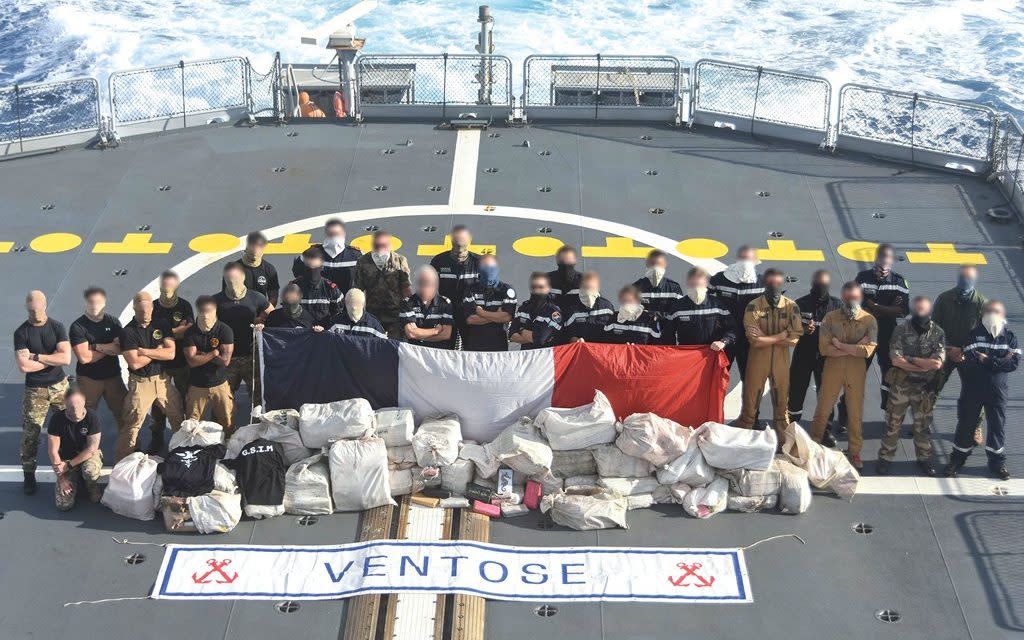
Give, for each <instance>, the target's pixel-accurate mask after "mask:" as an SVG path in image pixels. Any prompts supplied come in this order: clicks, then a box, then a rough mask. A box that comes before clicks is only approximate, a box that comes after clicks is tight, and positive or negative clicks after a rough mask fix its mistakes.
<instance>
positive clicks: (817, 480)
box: [782, 422, 860, 499]
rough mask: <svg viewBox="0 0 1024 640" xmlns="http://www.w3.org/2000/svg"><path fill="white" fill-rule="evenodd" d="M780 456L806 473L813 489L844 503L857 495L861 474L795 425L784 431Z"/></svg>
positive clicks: (847, 461) (835, 452)
mask: <svg viewBox="0 0 1024 640" xmlns="http://www.w3.org/2000/svg"><path fill="white" fill-rule="evenodd" d="M782 455H783V456H784V457H785V458H786V459H787V460H789V461H790V462H792V463H793V464H795V465H796V466H798V467H800V468H801V469H803V470H804V471H806V472H807V477H808V479H809V480H810V482H811V484H813V485H814V486H815V487H818V488H819V489H828V490H829V491H832V492H833V493H835V494H836V495H838V496H839V497H841V498H846V499H850V498H852V497H853V496H854V495H855V494H856V493H857V483H858V482H859V481H860V474H858V473H857V470H856V469H854V468H853V465H852V464H850V461H849V460H847V459H846V456H844V455H843V454H842V453H840V452H838V451H835V450H833V449H826V448H825V447H823V446H821V445H820V444H818V443H817V442H815V441H814V440H812V439H811V436H810V435H809V434H808V433H807V432H806V431H804V430H803V428H802V427H801V426H800V425H799V424H797V423H795V422H791V423H790V424H789V426H788V427H786V433H785V435H784V436H783V442H782Z"/></svg>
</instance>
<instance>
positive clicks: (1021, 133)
mask: <svg viewBox="0 0 1024 640" xmlns="http://www.w3.org/2000/svg"><path fill="white" fill-rule="evenodd" d="M994 146H995V150H996V156H995V158H994V159H993V170H994V171H995V175H996V178H997V179H998V180H999V185H1000V186H1001V187H1002V188H1003V193H1005V194H1006V195H1007V198H1009V199H1011V200H1012V199H1013V198H1015V197H1017V198H1024V130H1022V129H1021V126H1020V124H1019V123H1018V122H1017V121H1016V120H1015V119H1014V118H1013V117H1012V116H1004V117H1003V118H1002V121H1001V123H1000V127H999V131H998V135H997V138H996V143H995V145H994Z"/></svg>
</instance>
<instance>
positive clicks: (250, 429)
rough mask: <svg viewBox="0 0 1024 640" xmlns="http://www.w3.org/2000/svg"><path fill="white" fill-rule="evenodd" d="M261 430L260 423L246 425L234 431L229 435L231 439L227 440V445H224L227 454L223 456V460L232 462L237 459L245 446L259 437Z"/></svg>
mask: <svg viewBox="0 0 1024 640" xmlns="http://www.w3.org/2000/svg"><path fill="white" fill-rule="evenodd" d="M262 429H263V425H262V424H260V423H256V424H247V425H245V426H243V427H238V428H237V429H235V432H234V433H232V434H231V437H230V438H228V441H227V444H226V445H225V446H226V448H227V452H226V453H225V454H224V459H225V460H234V459H235V458H237V457H238V454H239V453H241V452H242V449H244V448H245V445H247V444H249V443H250V442H252V441H253V440H257V439H259V438H260V437H261V436H260V432H261V431H262Z"/></svg>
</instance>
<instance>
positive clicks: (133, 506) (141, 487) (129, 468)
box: [100, 451, 162, 520]
mask: <svg viewBox="0 0 1024 640" xmlns="http://www.w3.org/2000/svg"><path fill="white" fill-rule="evenodd" d="M160 462H162V459H161V458H158V457H155V456H148V455H146V454H145V453H142V452H140V451H137V452H135V453H132V454H129V455H127V456H125V457H124V458H122V459H121V460H120V461H119V462H118V463H117V464H115V465H114V468H113V469H112V470H111V471H110V478H109V481H108V483H107V488H106V490H105V491H104V492H103V497H102V498H101V499H100V503H101V504H103V505H104V506H106V507H107V508H108V509H110V510H111V511H113V512H114V513H116V514H118V515H121V516H124V517H126V518H134V519H135V520H152V519H153V518H154V516H155V515H156V513H155V509H156V501H155V500H154V499H153V496H154V495H157V496H159V495H160V494H159V492H156V493H154V485H155V484H156V481H157V480H158V479H159V477H160V475H159V474H158V473H157V472H156V468H157V465H158V464H160Z"/></svg>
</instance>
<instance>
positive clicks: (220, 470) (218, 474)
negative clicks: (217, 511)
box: [213, 462, 238, 493]
mask: <svg viewBox="0 0 1024 640" xmlns="http://www.w3.org/2000/svg"><path fill="white" fill-rule="evenodd" d="M213 490H214V491H220V492H222V493H238V480H237V479H236V478H235V472H234V471H233V470H231V469H228V468H227V467H226V466H224V463H223V462H218V463H217V465H216V466H215V467H214V468H213Z"/></svg>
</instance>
